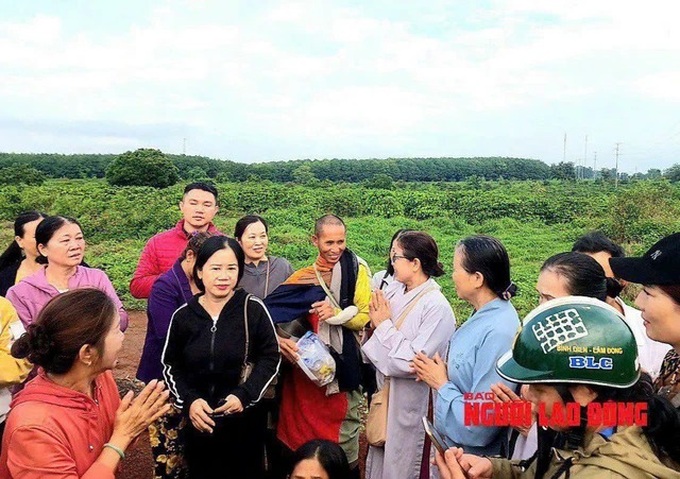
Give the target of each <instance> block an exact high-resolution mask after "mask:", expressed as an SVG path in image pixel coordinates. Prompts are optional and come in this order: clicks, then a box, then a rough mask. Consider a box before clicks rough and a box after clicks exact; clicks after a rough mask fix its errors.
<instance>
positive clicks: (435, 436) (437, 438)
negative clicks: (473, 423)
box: [423, 416, 448, 457]
mask: <svg viewBox="0 0 680 479" xmlns="http://www.w3.org/2000/svg"><path fill="white" fill-rule="evenodd" d="M423 427H424V428H425V433H426V434H427V435H428V437H429V438H430V440H431V441H432V444H434V447H436V448H437V451H439V454H441V455H442V457H443V456H444V453H445V452H446V450H447V449H448V447H446V441H444V438H443V437H442V436H441V434H439V432H438V431H437V430H436V429H435V428H434V426H433V425H432V423H431V422H430V420H429V419H427V417H425V416H423Z"/></svg>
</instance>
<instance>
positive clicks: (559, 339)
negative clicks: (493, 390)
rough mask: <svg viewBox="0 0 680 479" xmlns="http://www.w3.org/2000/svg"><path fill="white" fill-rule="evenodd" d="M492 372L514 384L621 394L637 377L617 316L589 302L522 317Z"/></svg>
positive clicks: (558, 304) (560, 304)
mask: <svg viewBox="0 0 680 479" xmlns="http://www.w3.org/2000/svg"><path fill="white" fill-rule="evenodd" d="M496 370H497V371H498V374H500V375H501V376H502V377H503V378H505V379H507V380H508V381H512V382H515V383H525V384H533V383H573V384H594V385H600V386H610V387H616V388H626V387H630V386H632V385H633V384H635V383H636V382H637V380H638V378H639V377H640V366H639V362H638V350H637V344H636V342H635V337H634V336H633V332H632V331H631V329H630V327H629V326H628V325H627V324H626V323H625V321H624V320H623V317H622V316H621V315H620V314H619V312H618V311H617V310H615V309H614V308H612V307H611V306H609V305H608V304H606V303H604V302H603V301H599V300H597V299H594V298H585V297H581V296H567V297H564V298H558V299H554V300H552V301H548V302H546V303H544V304H542V305H541V306H539V307H538V308H536V309H534V310H533V311H532V312H531V313H529V314H528V315H527V317H526V318H525V320H524V321H523V326H522V330H521V331H520V332H519V333H518V334H517V337H516V338H515V343H514V344H513V346H512V350H511V351H508V352H507V353H505V354H504V355H503V356H501V358H500V359H499V360H498V362H497V364H496Z"/></svg>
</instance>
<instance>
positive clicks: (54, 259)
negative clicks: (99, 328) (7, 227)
mask: <svg viewBox="0 0 680 479" xmlns="http://www.w3.org/2000/svg"><path fill="white" fill-rule="evenodd" d="M35 241H36V244H37V247H38V253H39V254H40V255H39V256H38V260H37V261H38V262H40V263H43V264H46V266H45V267H43V268H41V269H40V270H39V271H38V272H36V273H33V274H32V275H30V276H27V277H26V278H24V279H23V280H21V281H20V282H19V283H17V284H15V285H14V286H12V287H11V288H10V289H9V291H7V299H9V300H10V302H11V303H12V305H13V306H14V308H15V309H16V310H17V313H18V314H19V319H21V322H22V323H24V325H25V326H28V325H29V324H31V323H32V322H33V321H34V320H35V319H36V318H37V317H38V314H39V313H40V311H41V310H42V308H43V307H44V306H45V304H47V302H48V301H49V300H50V299H52V298H53V297H55V296H57V295H58V294H60V293H64V292H66V291H69V290H73V289H78V288H87V287H89V288H96V289H99V290H101V291H103V292H104V293H106V295H107V296H108V297H109V298H111V300H112V301H113V303H114V304H115V305H116V309H118V314H119V315H120V329H121V331H125V329H126V328H127V324H128V315H127V312H126V311H125V309H124V308H123V303H122V302H121V301H120V299H119V298H118V295H117V294H116V290H115V289H114V288H113V284H111V280H109V278H108V276H106V273H104V272H103V271H102V270H100V269H95V268H88V267H85V266H81V262H82V261H83V255H84V253H85V238H84V236H83V231H82V229H81V227H80V223H78V221H76V220H75V219H73V218H69V217H65V216H48V217H47V218H45V219H44V220H42V221H41V222H40V224H39V225H38V227H37V228H36V230H35Z"/></svg>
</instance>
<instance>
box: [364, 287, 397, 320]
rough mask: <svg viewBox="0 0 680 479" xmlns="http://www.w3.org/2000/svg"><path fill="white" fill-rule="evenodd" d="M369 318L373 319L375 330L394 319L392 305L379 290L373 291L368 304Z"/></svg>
mask: <svg viewBox="0 0 680 479" xmlns="http://www.w3.org/2000/svg"><path fill="white" fill-rule="evenodd" d="M368 317H369V318H371V325H372V326H373V328H377V327H378V326H380V323H382V322H383V321H387V320H388V319H390V317H392V311H391V310H390V303H389V302H388V301H387V299H385V295H384V294H383V292H382V291H381V290H379V289H376V290H375V291H373V294H372V295H371V301H369V303H368Z"/></svg>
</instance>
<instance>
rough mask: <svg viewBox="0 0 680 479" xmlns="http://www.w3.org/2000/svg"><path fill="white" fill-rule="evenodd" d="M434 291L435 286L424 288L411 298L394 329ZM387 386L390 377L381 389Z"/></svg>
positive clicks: (399, 326)
mask: <svg viewBox="0 0 680 479" xmlns="http://www.w3.org/2000/svg"><path fill="white" fill-rule="evenodd" d="M436 289H437V288H436V287H435V286H430V287H429V288H425V289H424V290H422V291H421V292H420V293H418V294H417V295H415V296H414V297H413V298H411V300H410V301H409V302H408V304H407V305H406V308H404V310H403V311H402V312H401V314H400V315H399V317H398V318H397V320H396V321H395V323H394V327H395V328H397V329H399V328H401V325H402V324H403V322H404V320H405V319H406V316H408V314H409V313H410V312H411V311H413V308H415V306H416V304H418V301H420V298H422V297H423V296H425V295H426V294H427V293H429V292H430V291H434V290H436ZM389 384H390V377H389V376H385V379H384V380H383V387H389Z"/></svg>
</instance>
